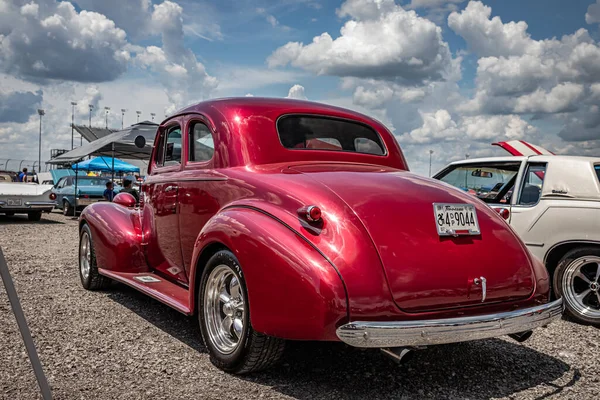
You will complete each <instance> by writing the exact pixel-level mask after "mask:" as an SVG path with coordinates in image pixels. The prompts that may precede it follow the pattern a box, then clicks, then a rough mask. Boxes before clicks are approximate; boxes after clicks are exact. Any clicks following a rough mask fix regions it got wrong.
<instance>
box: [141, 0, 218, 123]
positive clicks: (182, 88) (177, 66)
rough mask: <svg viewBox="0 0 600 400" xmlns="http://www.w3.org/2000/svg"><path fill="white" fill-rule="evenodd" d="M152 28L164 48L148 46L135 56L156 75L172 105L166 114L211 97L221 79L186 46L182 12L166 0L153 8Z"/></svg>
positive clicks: (179, 7) (174, 4)
mask: <svg viewBox="0 0 600 400" xmlns="http://www.w3.org/2000/svg"><path fill="white" fill-rule="evenodd" d="M152 29H153V30H154V32H156V33H159V34H160V35H161V39H162V47H157V46H148V47H146V48H144V49H142V50H141V51H139V52H138V54H137V55H136V58H135V60H136V62H137V63H138V65H140V66H142V67H143V68H146V69H148V70H150V71H152V72H154V73H156V74H157V76H158V78H159V79H160V81H161V82H162V84H163V85H164V86H165V87H166V88H167V96H168V97H169V100H170V102H171V105H170V106H169V107H168V110H167V112H168V113H172V112H174V111H175V110H176V109H179V108H181V107H183V106H184V105H187V104H189V103H192V102H195V101H199V100H202V99H205V98H207V97H210V95H211V93H212V91H213V90H214V89H215V88H216V87H217V85H218V80H217V79H216V78H215V77H213V76H211V75H209V74H208V73H207V72H206V69H205V67H204V65H203V64H202V63H201V62H199V61H198V60H197V59H196V55H195V54H194V52H192V51H191V50H190V49H189V48H186V47H185V46H184V42H183V40H184V31H183V9H182V8H181V6H179V5H178V4H176V3H174V2H171V1H165V2H163V3H161V4H158V5H154V11H153V12H152Z"/></svg>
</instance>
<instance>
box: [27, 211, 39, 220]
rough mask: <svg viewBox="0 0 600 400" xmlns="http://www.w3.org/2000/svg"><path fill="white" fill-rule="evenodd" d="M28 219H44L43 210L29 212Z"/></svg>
mask: <svg viewBox="0 0 600 400" xmlns="http://www.w3.org/2000/svg"><path fill="white" fill-rule="evenodd" d="M27 219H28V220H29V221H34V222H37V221H39V220H41V219H42V212H41V211H36V212H30V213H27Z"/></svg>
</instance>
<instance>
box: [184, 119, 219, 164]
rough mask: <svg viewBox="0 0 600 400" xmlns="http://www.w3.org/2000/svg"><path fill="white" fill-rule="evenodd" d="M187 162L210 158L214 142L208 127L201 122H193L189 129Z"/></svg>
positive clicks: (213, 149) (213, 151)
mask: <svg viewBox="0 0 600 400" xmlns="http://www.w3.org/2000/svg"><path fill="white" fill-rule="evenodd" d="M189 143H190V149H189V152H188V161H189V162H203V161H208V160H210V159H211V158H212V156H213V154H214V153H215V144H214V141H213V137H212V134H211V133H210V129H208V127H207V126H206V125H204V124H203V123H202V122H194V123H193V125H191V127H190V131H189Z"/></svg>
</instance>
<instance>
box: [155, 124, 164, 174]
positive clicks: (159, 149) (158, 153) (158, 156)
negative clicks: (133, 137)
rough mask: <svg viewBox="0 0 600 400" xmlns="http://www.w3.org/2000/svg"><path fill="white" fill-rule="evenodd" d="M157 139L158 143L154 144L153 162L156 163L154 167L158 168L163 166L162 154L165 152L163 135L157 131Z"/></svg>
mask: <svg viewBox="0 0 600 400" xmlns="http://www.w3.org/2000/svg"><path fill="white" fill-rule="evenodd" d="M159 135H160V136H159V138H158V143H157V144H156V149H155V151H154V162H155V163H156V166H158V167H162V165H163V155H164V154H163V153H164V150H165V146H164V144H165V134H164V132H160V131H159Z"/></svg>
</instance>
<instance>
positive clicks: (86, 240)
mask: <svg viewBox="0 0 600 400" xmlns="http://www.w3.org/2000/svg"><path fill="white" fill-rule="evenodd" d="M79 278H80V279H81V284H82V285H83V288H84V289H87V290H102V289H106V288H108V286H109V285H110V278H107V277H105V276H102V275H100V274H99V273H98V265H97V264H96V253H95V251H94V242H92V231H91V230H90V227H89V226H88V225H87V224H84V225H83V227H82V228H81V232H80V233H79Z"/></svg>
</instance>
